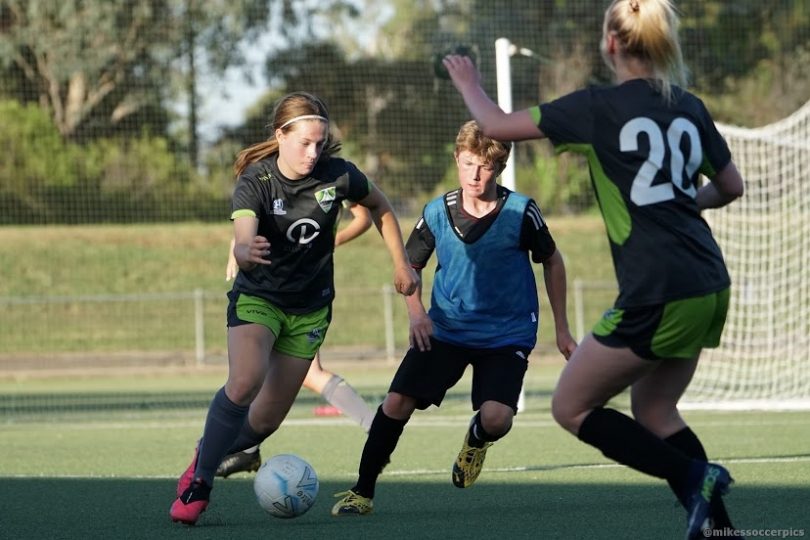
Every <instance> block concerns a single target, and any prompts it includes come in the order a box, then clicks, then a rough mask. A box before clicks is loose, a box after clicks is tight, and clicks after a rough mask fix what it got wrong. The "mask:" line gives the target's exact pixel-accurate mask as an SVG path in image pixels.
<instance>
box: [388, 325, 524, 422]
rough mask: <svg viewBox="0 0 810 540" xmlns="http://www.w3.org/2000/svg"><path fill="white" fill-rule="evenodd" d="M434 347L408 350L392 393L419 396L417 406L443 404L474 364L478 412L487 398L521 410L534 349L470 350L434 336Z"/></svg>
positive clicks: (473, 400)
mask: <svg viewBox="0 0 810 540" xmlns="http://www.w3.org/2000/svg"><path fill="white" fill-rule="evenodd" d="M430 343H431V350H429V351H424V352H422V351H420V350H419V349H417V348H416V347H411V349H409V350H408V352H407V354H406V355H405V358H404V359H403V360H402V363H401V364H400V365H399V369H398V370H397V373H396V375H394V380H393V381H391V387H390V388H389V389H388V391H389V392H397V393H399V394H403V395H406V396H410V397H412V398H415V399H416V408H417V409H427V408H428V407H429V406H430V405H436V406H439V405H441V403H442V400H443V399H444V396H445V394H446V393H447V390H449V389H450V388H452V387H453V386H455V384H456V383H457V382H458V381H459V379H461V377H462V375H464V370H465V369H467V366H472V369H473V378H472V393H471V395H470V399H471V401H472V408H473V410H474V411H477V410H478V409H480V408H481V404H482V403H484V402H485V401H497V402H499V403H503V404H504V405H508V406H510V407H512V409H513V410H514V411H515V412H517V401H518V397H520V389H521V388H522V387H523V376H524V375H525V374H526V368H527V367H528V364H529V353H531V349H526V348H523V347H499V348H497V349H468V348H465V347H460V346H458V345H451V344H449V343H445V342H442V341H438V340H436V339H434V338H430Z"/></svg>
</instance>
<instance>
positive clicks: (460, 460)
mask: <svg viewBox="0 0 810 540" xmlns="http://www.w3.org/2000/svg"><path fill="white" fill-rule="evenodd" d="M469 441H470V432H469V431H467V434H466V435H464V446H462V447H461V451H460V452H459V453H458V457H457V458H456V462H455V463H454V464H453V485H454V486H456V487H457V488H467V487H470V486H471V485H473V484H474V483H475V481H476V480H477V479H478V475H479V474H481V469H482V468H483V467H484V459H486V457H487V449H488V448H489V447H490V446H492V443H491V442H485V443H484V446H482V447H481V448H476V447H474V446H470V444H469Z"/></svg>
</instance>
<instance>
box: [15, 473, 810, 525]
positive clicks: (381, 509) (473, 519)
mask: <svg viewBox="0 0 810 540" xmlns="http://www.w3.org/2000/svg"><path fill="white" fill-rule="evenodd" d="M347 487H348V486H347V485H346V484H345V483H344V484H337V483H335V482H322V483H321V487H320V493H319V495H318V500H317V502H316V504H315V506H314V507H313V508H312V509H311V510H310V511H309V512H308V513H307V514H305V515H304V516H302V517H300V518H297V519H293V520H280V519H276V518H272V517H270V516H269V515H267V514H265V513H264V512H263V511H262V510H261V509H260V508H259V507H258V505H257V504H256V502H255V500H254V497H253V489H252V483H251V480H249V479H229V480H227V481H218V482H217V484H216V489H215V490H214V492H213V499H212V504H211V506H210V507H209V509H208V511H207V512H206V513H204V514H203V516H202V518H201V519H200V522H199V523H198V525H197V526H196V527H187V526H184V525H179V524H174V523H171V522H170V520H169V517H168V509H169V506H170V504H171V502H172V500H173V497H174V489H175V483H174V482H173V481H170V480H154V479H46V478H2V479H0V501H2V511H0V537H1V538H9V539H12V538H14V539H17V538H20V539H27V538H49V539H96V538H97V539H124V538H133V539H141V538H143V539H149V540H158V539H164V538H166V539H174V538H183V539H195V540H197V539H209V538H210V539H214V538H216V539H228V538H239V539H240V540H245V539H251V538H257V539H258V538H261V539H274V540H276V539H279V540H283V539H296V540H305V539H328V540H341V539H352V540H361V539H363V540H364V539H372V540H376V539H383V540H396V539H407V540H422V539H443V540H444V539H489V538H493V539H494V538H498V539H505V540H506V539H508V540H511V539H523V538H526V539H530V538H531V539H602V538H604V539H619V538H650V539H667V538H681V537H682V535H683V530H684V529H683V528H684V524H685V513H684V511H683V510H682V509H681V508H680V507H678V506H676V504H675V502H674V498H673V497H672V496H671V494H670V493H669V492H668V491H667V488H666V487H665V486H663V485H662V486H658V485H624V484H621V485H620V484H605V483H593V484H591V483H588V484H577V483H566V484H560V483H555V484H542V483H527V482H519V483H514V484H513V483H491V482H490V483H487V482H481V483H479V484H477V485H476V486H474V487H472V488H470V489H467V490H458V489H456V488H454V487H453V486H451V485H450V484H449V483H444V482H442V483H438V482H423V481H419V482H415V481H409V482H400V481H390V480H387V481H385V482H382V481H381V482H380V484H379V486H378V488H377V496H376V497H375V505H376V506H375V510H374V513H373V514H371V515H369V516H363V517H341V518H335V517H332V516H330V515H329V510H330V507H331V506H332V504H333V502H334V500H335V499H333V498H332V494H333V493H335V492H337V491H342V490H345V489H346V488H347ZM727 500H728V504H729V506H730V508H731V512H732V515H733V516H738V517H736V521H737V526H738V527H740V528H749V529H750V528H769V529H776V528H782V529H785V528H791V527H792V528H794V529H795V528H799V527H802V526H804V527H807V519H806V508H805V507H804V503H802V501H805V500H806V492H805V491H804V490H799V489H796V488H792V487H791V488H788V487H784V486H778V485H774V486H765V487H763V486H761V485H760V486H757V487H756V488H746V487H737V488H735V489H734V490H733V491H732V493H731V494H730V495H729V496H728V498H727ZM802 524H804V525H802ZM808 532H810V531H805V534H807V533H808Z"/></svg>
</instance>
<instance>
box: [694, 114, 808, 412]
mask: <svg viewBox="0 0 810 540" xmlns="http://www.w3.org/2000/svg"><path fill="white" fill-rule="evenodd" d="M718 128H719V129H720V132H721V133H722V134H723V136H724V137H725V139H726V141H727V142H728V144H729V146H730V148H731V152H732V156H733V159H734V162H735V163H736V165H737V167H738V168H739V170H740V172H741V173H742V177H743V179H744V180H745V189H746V191H745V195H744V196H743V197H742V198H741V199H740V200H738V201H735V202H733V203H732V204H730V205H728V206H726V207H724V208H721V209H715V210H708V211H706V212H704V217H705V218H706V220H707V221H708V222H709V225H710V226H711V228H712V231H713V232H714V235H715V238H717V241H718V242H719V244H720V246H721V248H722V250H723V255H724V256H725V259H726V264H727V265H728V268H729V272H730V274H731V279H732V288H731V307H730V311H729V315H728V320H727V322H726V327H725V331H724V332H723V340H722V343H721V345H720V347H719V348H717V349H709V350H706V351H704V353H703V356H702V358H701V361H700V363H699V366H698V370H697V373H696V374H695V378H694V380H693V381H692V384H691V385H690V387H689V390H688V391H687V394H686V396H685V397H684V402H683V406H684V408H687V407H693V408H715V409H724V408H725V409H797V408H802V409H806V408H810V101H808V102H807V103H806V104H805V105H804V106H802V107H801V108H800V109H798V110H797V111H796V112H795V113H793V114H792V115H790V116H789V117H787V118H784V119H783V120H780V121H778V122H776V123H773V124H770V125H767V126H764V127H760V128H753V129H746V128H740V127H734V126H728V125H722V124H721V125H719V126H718Z"/></svg>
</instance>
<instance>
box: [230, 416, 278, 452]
mask: <svg viewBox="0 0 810 540" xmlns="http://www.w3.org/2000/svg"><path fill="white" fill-rule="evenodd" d="M267 437H268V436H267V435H262V434H261V433H257V432H256V431H255V430H254V429H253V428H252V427H251V425H250V421H249V420H248V417H247V416H245V421H244V422H243V423H242V428H241V429H240V430H239V434H238V435H237V436H236V440H235V441H234V442H233V444H231V447H230V448H228V452H227V453H226V455H230V454H235V453H236V452H241V451H242V450H247V449H248V448H253V447H254V446H259V445H260V444H261V443H262V441H264V440H265V439H266V438H267Z"/></svg>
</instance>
